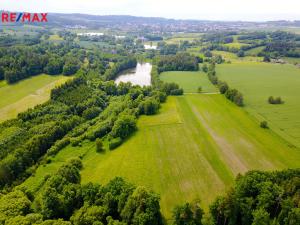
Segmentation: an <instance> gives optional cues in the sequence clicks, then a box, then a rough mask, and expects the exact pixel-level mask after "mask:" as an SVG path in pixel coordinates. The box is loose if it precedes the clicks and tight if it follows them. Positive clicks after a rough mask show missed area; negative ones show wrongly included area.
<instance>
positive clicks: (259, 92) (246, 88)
mask: <svg viewBox="0 0 300 225" xmlns="http://www.w3.org/2000/svg"><path fill="white" fill-rule="evenodd" d="M217 74H218V77H219V78H220V79H221V80H224V81H227V82H228V83H229V85H230V86H231V87H234V88H237V89H238V90H240V91H241V92H242V93H243V94H244V99H245V104H246V106H245V109H246V110H247V111H248V112H250V113H251V114H252V115H254V116H255V117H257V118H258V119H259V120H267V121H268V122H269V124H270V126H271V128H272V129H273V130H274V131H276V132H277V133H278V134H280V135H281V136H282V137H284V138H286V139H287V140H288V141H290V142H291V143H292V144H294V145H296V146H297V147H300V120H299V118H300V117H299V115H300V88H299V87H300V70H299V69H298V68H297V67H295V66H293V65H279V64H267V63H254V62H252V63H251V62H244V63H232V64H222V65H218V66H217ZM269 96H276V97H277V96H281V97H282V99H283V100H284V101H285V103H284V104H283V105H270V104H268V102H267V99H268V97H269Z"/></svg>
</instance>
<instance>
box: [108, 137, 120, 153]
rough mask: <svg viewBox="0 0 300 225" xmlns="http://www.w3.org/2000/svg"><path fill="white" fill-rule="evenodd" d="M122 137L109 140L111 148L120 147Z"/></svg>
mask: <svg viewBox="0 0 300 225" xmlns="http://www.w3.org/2000/svg"><path fill="white" fill-rule="evenodd" d="M122 142H123V141H122V139H121V138H120V137H117V138H114V139H111V140H110V142H109V149H110V150H114V149H115V148H117V147H119V146H120V145H121V144H122Z"/></svg>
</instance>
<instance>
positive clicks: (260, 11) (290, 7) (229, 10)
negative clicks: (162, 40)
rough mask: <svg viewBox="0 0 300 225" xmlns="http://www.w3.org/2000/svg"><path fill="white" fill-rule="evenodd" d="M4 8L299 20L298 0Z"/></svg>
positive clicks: (60, 1)
mask: <svg viewBox="0 0 300 225" xmlns="http://www.w3.org/2000/svg"><path fill="white" fill-rule="evenodd" d="M0 8H1V9H7V10H14V11H34V12H66V13H87V14H98V15H113V14H118V15H120V14H122V15H136V16H155V17H156V16H159V17H168V18H184V19H214V20H270V19H299V20H300V10H299V8H300V1H299V0H285V1H284V2H282V1H275V0H180V1H179V0H109V1H108V0H26V1H25V0H22V1H20V0H1V2H0Z"/></svg>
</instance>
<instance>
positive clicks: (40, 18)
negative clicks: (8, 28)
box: [1, 12, 48, 23]
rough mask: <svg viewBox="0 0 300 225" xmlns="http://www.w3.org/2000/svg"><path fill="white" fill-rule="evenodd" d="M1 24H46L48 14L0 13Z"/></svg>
mask: <svg viewBox="0 0 300 225" xmlns="http://www.w3.org/2000/svg"><path fill="white" fill-rule="evenodd" d="M1 14H2V15H1V21H2V23H11V22H21V23H25V22H31V23H34V22H39V23H41V22H48V19H47V15H48V13H13V12H9V13H8V12H2V13H1Z"/></svg>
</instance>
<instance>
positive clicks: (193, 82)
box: [160, 66, 217, 93]
mask: <svg viewBox="0 0 300 225" xmlns="http://www.w3.org/2000/svg"><path fill="white" fill-rule="evenodd" d="M200 67H201V66H200ZM160 79H161V80H162V81H165V82H175V83H177V84H179V86H180V87H181V88H183V89H184V91H185V92H189V93H196V92H197V90H198V87H199V86H201V87H202V92H216V91H217V89H216V87H215V86H214V85H212V84H211V82H210V81H209V80H208V78H207V75H206V74H205V73H204V72H200V71H197V72H185V71H182V72H181V71H174V72H164V73H161V74H160Z"/></svg>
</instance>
